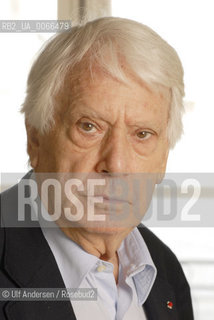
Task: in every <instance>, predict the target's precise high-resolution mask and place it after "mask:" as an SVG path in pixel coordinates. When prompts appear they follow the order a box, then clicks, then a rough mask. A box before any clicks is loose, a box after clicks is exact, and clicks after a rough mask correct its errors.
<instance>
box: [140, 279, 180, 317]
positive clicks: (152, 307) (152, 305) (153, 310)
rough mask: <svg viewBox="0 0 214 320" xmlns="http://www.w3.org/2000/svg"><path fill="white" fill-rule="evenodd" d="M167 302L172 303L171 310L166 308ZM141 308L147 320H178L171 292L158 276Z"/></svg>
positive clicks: (168, 286)
mask: <svg viewBox="0 0 214 320" xmlns="http://www.w3.org/2000/svg"><path fill="white" fill-rule="evenodd" d="M167 302H172V303H173V307H172V309H170V308H169V307H168V305H167ZM143 307H144V310H145V312H146V315H147V317H148V320H157V319H160V320H162V319H164V320H178V317H177V311H176V305H175V297H174V293H173V290H172V288H171V287H170V285H169V284H168V283H167V282H166V281H164V280H162V279H161V278H160V277H159V276H157V278H156V280H155V283H154V286H153V287H152V290H151V292H150V295H149V297H148V299H147V300H146V302H145V304H144V305H143Z"/></svg>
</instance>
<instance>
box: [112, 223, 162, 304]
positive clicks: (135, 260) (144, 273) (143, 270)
mask: <svg viewBox="0 0 214 320" xmlns="http://www.w3.org/2000/svg"><path fill="white" fill-rule="evenodd" d="M118 255H119V260H120V263H121V266H122V269H123V273H124V277H125V279H126V281H127V280H128V279H131V278H132V279H133V281H134V284H135V288H136V292H137V296H138V302H139V304H141V305H142V304H143V303H144V302H145V301H146V299H147V297H148V295H149V293H150V291H151V288H152V286H153V284H154V281H155V278H156V275H157V269H156V267H155V265H154V262H153V261H152V258H151V255H150V253H149V250H148V248H147V245H146V243H145V241H144V239H143V237H142V235H141V234H140V232H139V230H138V229H137V228H134V229H133V231H132V232H131V233H129V235H128V236H127V237H126V238H125V239H124V241H123V242H122V244H121V246H120V248H119V250H118Z"/></svg>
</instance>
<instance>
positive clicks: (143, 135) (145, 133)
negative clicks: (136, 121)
mask: <svg viewBox="0 0 214 320" xmlns="http://www.w3.org/2000/svg"><path fill="white" fill-rule="evenodd" d="M151 135H152V133H151V132H148V131H140V132H138V133H137V136H138V138H139V139H140V140H147V139H149V138H150V137H151Z"/></svg>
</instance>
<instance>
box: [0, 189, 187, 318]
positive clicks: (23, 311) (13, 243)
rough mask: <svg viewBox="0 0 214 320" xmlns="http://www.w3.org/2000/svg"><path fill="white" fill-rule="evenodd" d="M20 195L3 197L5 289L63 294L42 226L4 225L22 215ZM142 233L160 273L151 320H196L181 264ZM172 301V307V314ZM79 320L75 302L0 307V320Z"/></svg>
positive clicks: (1, 278) (0, 261) (0, 259)
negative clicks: (19, 211) (38, 289)
mask: <svg viewBox="0 0 214 320" xmlns="http://www.w3.org/2000/svg"><path fill="white" fill-rule="evenodd" d="M17 190H18V187H17V185H16V186H14V187H13V188H11V189H9V190H7V191H5V192H4V193H2V195H1V207H2V216H1V228H0V287H1V288H64V287H65V285H64V282H63V279H62V276H61V274H60V271H59V269H58V266H57V264H56V261H55V258H54V256H53V254H52V251H51V250H50V247H49V245H48V243H47V241H46V239H45V238H44V236H43V233H42V231H41V229H40V227H39V225H38V224H37V222H35V225H34V227H32V228H29V227H28V228H27V227H19V228H15V227H10V228H9V227H4V220H5V219H6V220H7V219H8V217H10V216H12V215H16V213H17V205H18V204H17ZM26 210H28V209H27V207H26ZM35 226H36V227H35ZM138 228H139V231H140V233H141V235H142V236H143V238H144V240H145V242H146V244H147V246H148V249H149V251H150V254H151V257H152V259H153V261H154V264H155V265H156V268H157V278H156V280H155V283H154V286H153V288H152V290H151V292H150V294H149V297H148V299H147V300H146V302H145V304H144V310H145V312H146V315H147V318H148V320H170V319H171V320H192V319H193V311H192V303H191V297H190V289H189V285H188V283H187V281H186V278H185V276H184V273H183V271H182V268H181V266H180V264H179V262H178V260H177V258H176V257H175V255H174V254H173V253H172V251H171V250H170V249H169V248H168V247H167V246H166V245H165V244H164V243H163V242H162V241H160V240H159V239H158V238H157V237H156V236H155V235H154V234H153V233H152V232H151V231H150V230H148V229H147V228H146V227H144V226H143V225H142V224H141V225H139V226H138ZM168 301H170V302H172V303H173V307H172V309H170V308H168V306H167V302H168ZM74 319H76V317H75V314H74V311H73V309H72V306H71V303H70V301H34V302H33V301H30V302H29V301H0V320H74ZM88 319H90V315H89V317H88ZM96 320H97V319H96ZM132 320H134V319H132Z"/></svg>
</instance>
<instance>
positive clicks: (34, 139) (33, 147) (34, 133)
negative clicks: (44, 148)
mask: <svg viewBox="0 0 214 320" xmlns="http://www.w3.org/2000/svg"><path fill="white" fill-rule="evenodd" d="M25 126H26V131H27V153H28V154H29V157H30V164H31V167H32V168H34V169H35V168H36V167H37V166H38V162H39V147H40V144H39V133H38V130H37V129H36V128H34V127H32V126H31V125H29V123H28V122H27V121H25Z"/></svg>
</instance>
